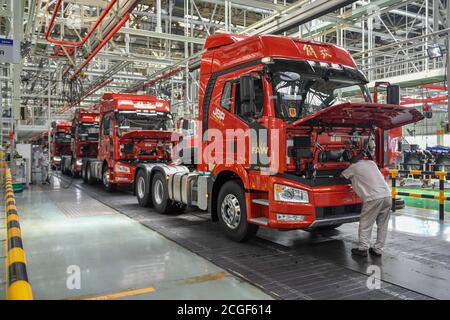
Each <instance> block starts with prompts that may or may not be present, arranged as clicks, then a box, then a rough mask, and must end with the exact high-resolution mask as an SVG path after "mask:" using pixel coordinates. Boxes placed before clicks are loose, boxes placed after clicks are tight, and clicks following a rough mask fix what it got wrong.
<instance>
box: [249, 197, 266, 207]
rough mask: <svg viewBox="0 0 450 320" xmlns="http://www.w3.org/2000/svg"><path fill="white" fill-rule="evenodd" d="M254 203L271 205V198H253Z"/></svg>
mask: <svg viewBox="0 0 450 320" xmlns="http://www.w3.org/2000/svg"><path fill="white" fill-rule="evenodd" d="M252 203H256V204H259V205H262V206H269V200H267V199H253V200H252Z"/></svg>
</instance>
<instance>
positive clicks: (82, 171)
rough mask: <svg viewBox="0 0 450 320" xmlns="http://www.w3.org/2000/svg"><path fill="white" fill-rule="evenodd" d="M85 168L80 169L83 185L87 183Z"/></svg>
mask: <svg viewBox="0 0 450 320" xmlns="http://www.w3.org/2000/svg"><path fill="white" fill-rule="evenodd" d="M86 167H87V165H84V166H82V167H81V178H82V179H83V182H84V183H88V179H87V175H86V171H87V170H86Z"/></svg>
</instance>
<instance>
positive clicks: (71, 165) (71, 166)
mask: <svg viewBox="0 0 450 320" xmlns="http://www.w3.org/2000/svg"><path fill="white" fill-rule="evenodd" d="M75 165H76V163H75V162H71V164H70V174H71V175H72V177H74V178H79V177H80V173H79V172H77V171H76V170H75Z"/></svg>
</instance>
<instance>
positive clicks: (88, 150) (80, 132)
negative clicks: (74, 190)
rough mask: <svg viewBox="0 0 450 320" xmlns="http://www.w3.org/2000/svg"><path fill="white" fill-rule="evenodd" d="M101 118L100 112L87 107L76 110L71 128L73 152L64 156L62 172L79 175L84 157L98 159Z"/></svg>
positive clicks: (74, 175) (71, 147)
mask: <svg viewBox="0 0 450 320" xmlns="http://www.w3.org/2000/svg"><path fill="white" fill-rule="evenodd" d="M99 120H100V114H99V113H98V112H94V111H90V110H86V109H77V110H75V113H74V117H73V120H72V128H71V144H70V149H71V154H70V155H65V156H62V161H61V172H62V173H65V174H69V173H70V174H71V175H72V176H73V177H78V176H79V175H80V173H81V166H82V163H83V159H85V161H86V160H88V159H97V154H98V136H99ZM84 179H86V178H85V177H84Z"/></svg>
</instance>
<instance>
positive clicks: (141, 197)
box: [134, 169, 152, 207]
mask: <svg viewBox="0 0 450 320" xmlns="http://www.w3.org/2000/svg"><path fill="white" fill-rule="evenodd" d="M149 184H150V183H149V182H148V181H147V179H146V174H145V172H144V170H142V169H141V170H139V171H138V174H137V175H136V182H135V186H134V190H136V197H137V200H138V203H139V205H140V206H141V207H150V206H151V204H152V201H151V200H152V198H151V195H150V190H149V189H150V188H149V187H150V186H149Z"/></svg>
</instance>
